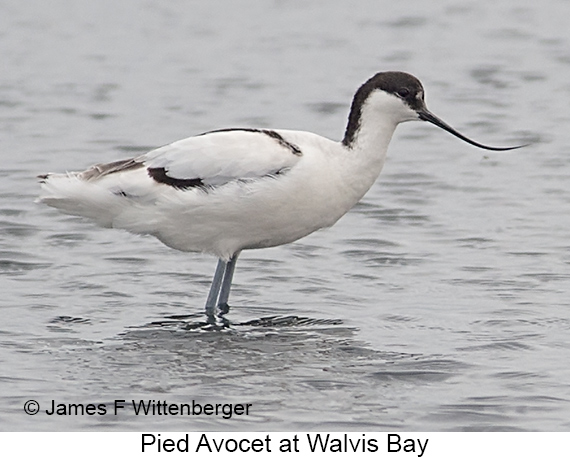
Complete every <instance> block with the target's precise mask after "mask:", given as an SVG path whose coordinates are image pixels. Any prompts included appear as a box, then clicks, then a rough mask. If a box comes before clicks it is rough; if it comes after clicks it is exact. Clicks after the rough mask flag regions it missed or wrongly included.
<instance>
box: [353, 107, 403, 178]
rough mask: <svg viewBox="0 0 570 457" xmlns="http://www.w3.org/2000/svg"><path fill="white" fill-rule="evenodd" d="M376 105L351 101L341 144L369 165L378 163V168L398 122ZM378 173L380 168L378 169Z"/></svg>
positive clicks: (382, 161) (383, 159) (384, 157)
mask: <svg viewBox="0 0 570 457" xmlns="http://www.w3.org/2000/svg"><path fill="white" fill-rule="evenodd" d="M387 114H388V113H386V112H385V111H383V110H382V109H378V105H375V104H373V103H369V101H364V102H363V103H357V99H356V97H355V100H354V101H353V104H352V108H351V110H350V115H349V117H348V124H347V126H346V132H345V135H344V139H343V140H342V144H343V145H344V146H345V147H346V148H347V149H349V150H352V151H354V152H355V153H357V154H358V155H359V156H361V161H363V162H367V163H368V164H369V165H370V166H373V164H379V165H380V169H381V167H382V165H383V164H384V161H385V159H386V153H387V151H388V145H389V144H390V140H391V139H392V135H393V134H394V131H395V130H396V126H397V125H398V122H397V121H395V120H394V119H395V116H391V115H387ZM378 173H380V170H378Z"/></svg>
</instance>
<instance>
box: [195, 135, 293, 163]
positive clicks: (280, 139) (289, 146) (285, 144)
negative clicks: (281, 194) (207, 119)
mask: <svg viewBox="0 0 570 457" xmlns="http://www.w3.org/2000/svg"><path fill="white" fill-rule="evenodd" d="M220 132H251V133H263V134H265V135H267V136H270V137H271V138H273V139H274V140H276V141H277V142H278V143H279V144H280V145H281V146H283V147H285V148H287V149H289V150H290V151H291V152H292V153H293V154H295V155H298V156H300V155H303V152H302V151H301V149H300V148H299V146H297V145H296V144H294V143H291V142H290V141H287V140H286V139H285V138H283V136H281V134H280V133H277V132H276V131H275V130H268V129H249V128H230V129H219V130H211V131H209V132H205V133H202V134H201V135H209V134H210V133H220Z"/></svg>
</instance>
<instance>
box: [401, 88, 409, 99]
mask: <svg viewBox="0 0 570 457" xmlns="http://www.w3.org/2000/svg"><path fill="white" fill-rule="evenodd" d="M398 95H399V96H400V97H402V98H406V97H407V96H408V95H410V90H409V89H406V88H405V87H402V88H401V89H398Z"/></svg>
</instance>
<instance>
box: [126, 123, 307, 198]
mask: <svg viewBox="0 0 570 457" xmlns="http://www.w3.org/2000/svg"><path fill="white" fill-rule="evenodd" d="M301 156H302V153H301V150H300V149H299V147H298V146H296V145H295V144H293V143H291V142H289V141H287V140H285V139H284V138H283V136H282V135H281V134H280V133H278V132H277V131H275V130H257V129H255V130H254V129H232V130H219V131H214V132H209V133H205V134H202V135H198V136H194V137H190V138H186V139H184V140H180V141H176V142H174V143H171V144H168V145H166V146H163V147H161V148H158V149H155V150H153V151H150V152H148V153H147V154H145V155H143V156H141V157H139V158H137V159H136V160H137V162H139V161H140V162H142V163H143V165H144V166H145V167H146V168H147V170H148V173H149V175H150V176H151V177H152V178H153V179H154V180H155V181H158V182H161V183H164V184H169V185H172V186H174V187H178V188H189V187H204V186H220V185H223V184H225V183H228V182H230V181H235V180H248V179H255V178H260V177H264V176H269V175H277V174H279V173H282V172H283V171H285V170H287V169H290V168H291V167H293V166H294V165H295V164H296V163H297V162H298V161H299V159H300V157H301Z"/></svg>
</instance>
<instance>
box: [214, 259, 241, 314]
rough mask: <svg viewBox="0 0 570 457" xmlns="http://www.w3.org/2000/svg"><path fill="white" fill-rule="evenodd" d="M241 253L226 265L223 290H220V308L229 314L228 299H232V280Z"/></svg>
mask: <svg viewBox="0 0 570 457" xmlns="http://www.w3.org/2000/svg"><path fill="white" fill-rule="evenodd" d="M238 255H239V252H238V253H236V254H234V255H233V257H232V258H231V259H230V260H229V262H228V263H227V264H226V271H225V272H224V280H223V282H222V288H221V290H220V296H219V298H218V308H219V309H220V311H223V312H225V313H227V312H228V310H229V307H228V298H230V289H231V287H232V279H233V277H234V271H235V269H236V262H237V258H238Z"/></svg>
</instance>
